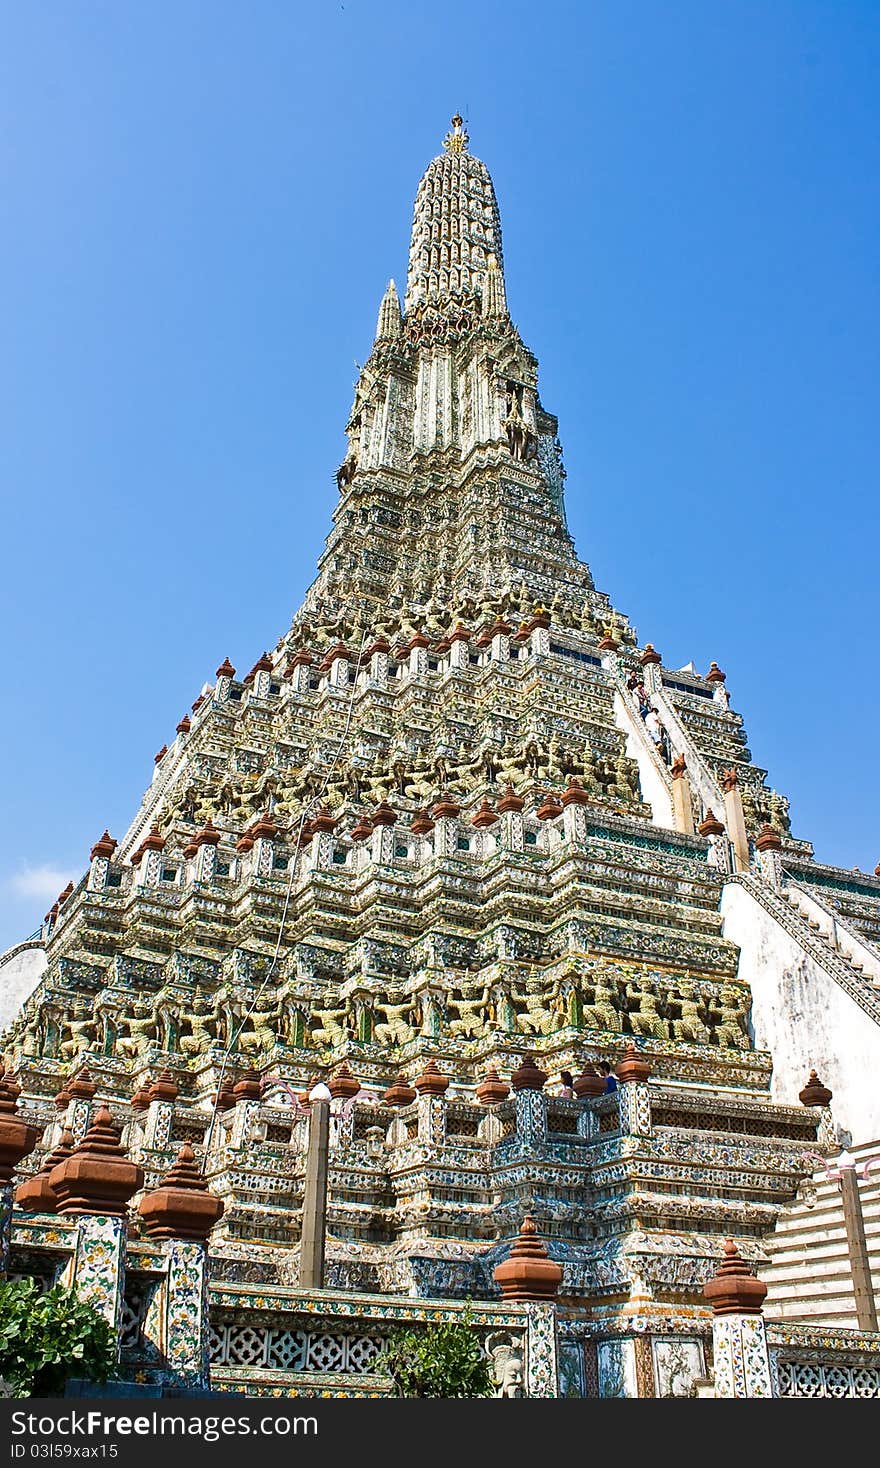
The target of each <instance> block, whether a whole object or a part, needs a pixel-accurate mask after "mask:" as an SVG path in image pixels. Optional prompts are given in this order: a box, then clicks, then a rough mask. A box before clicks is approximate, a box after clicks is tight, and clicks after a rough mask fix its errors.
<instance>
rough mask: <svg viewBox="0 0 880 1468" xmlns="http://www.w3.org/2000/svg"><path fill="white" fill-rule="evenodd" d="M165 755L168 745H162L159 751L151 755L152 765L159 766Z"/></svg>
mask: <svg viewBox="0 0 880 1468" xmlns="http://www.w3.org/2000/svg"><path fill="white" fill-rule="evenodd" d="M167 753H168V745H167V744H163V745H162V748H161V749H159V750H157V751H156V753H155V754H154V755H153V764H154V765H159V764H161V763H162V761H163V759H164V758H165V756H166V754H167Z"/></svg>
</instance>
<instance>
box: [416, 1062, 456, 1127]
mask: <svg viewBox="0 0 880 1468" xmlns="http://www.w3.org/2000/svg"><path fill="white" fill-rule="evenodd" d="M413 1085H414V1086H415V1088H416V1091H417V1092H418V1097H419V1104H418V1116H419V1141H420V1142H423V1143H424V1144H425V1146H426V1147H442V1146H444V1145H445V1143H446V1099H445V1095H444V1093H445V1092H446V1091H447V1090H448V1089H449V1077H448V1076H445V1075H443V1073H442V1071H441V1070H440V1068H439V1066H438V1065H437V1062H436V1060H429V1061H428V1064H427V1065H426V1066H425V1069H424V1070H423V1071H422V1074H421V1075H420V1076H416V1078H415V1080H414V1081H413Z"/></svg>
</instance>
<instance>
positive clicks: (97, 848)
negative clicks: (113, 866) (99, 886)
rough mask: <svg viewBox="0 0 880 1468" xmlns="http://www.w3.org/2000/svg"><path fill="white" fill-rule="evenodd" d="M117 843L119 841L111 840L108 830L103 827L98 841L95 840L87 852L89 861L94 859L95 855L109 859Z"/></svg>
mask: <svg viewBox="0 0 880 1468" xmlns="http://www.w3.org/2000/svg"><path fill="white" fill-rule="evenodd" d="M118 844H119V843H118V842H117V841H114V840H113V837H112V836H111V835H110V832H109V831H108V830H107V828H106V827H105V828H104V834H103V836H102V837H101V838H100V840H99V841H96V842H95V844H94V846H93V847H92V849H91V851H90V852H89V861H94V860H95V857H96V856H106V858H107V860H108V861H109V860H110V858H111V856H112V855H113V853H114V851H115V850H116V847H117V846H118Z"/></svg>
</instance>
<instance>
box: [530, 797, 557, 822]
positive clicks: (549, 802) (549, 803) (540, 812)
mask: <svg viewBox="0 0 880 1468" xmlns="http://www.w3.org/2000/svg"><path fill="white" fill-rule="evenodd" d="M561 814H562V806H561V804H560V802H559V800H558V799H557V797H556V796H555V795H554V794H553V792H552V791H550V790H548V791H547V793H546V795H542V797H541V804H540V805H539V806H538V809H537V810H536V811H535V815H536V816H537V817H538V820H539V821H553V820H555V819H556V817H557V816H558V815H561Z"/></svg>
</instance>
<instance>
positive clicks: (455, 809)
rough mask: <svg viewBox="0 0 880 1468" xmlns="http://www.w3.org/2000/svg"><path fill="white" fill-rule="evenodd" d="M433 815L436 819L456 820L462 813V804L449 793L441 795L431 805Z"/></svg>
mask: <svg viewBox="0 0 880 1468" xmlns="http://www.w3.org/2000/svg"><path fill="white" fill-rule="evenodd" d="M431 815H432V816H433V817H434V820H435V821H442V820H446V821H456V820H458V817H459V816H460V815H461V806H460V805H459V803H458V801H457V800H452V799H451V797H450V796H448V795H441V796H440V799H439V800H435V801H434V804H433V805H432V806H431Z"/></svg>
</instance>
